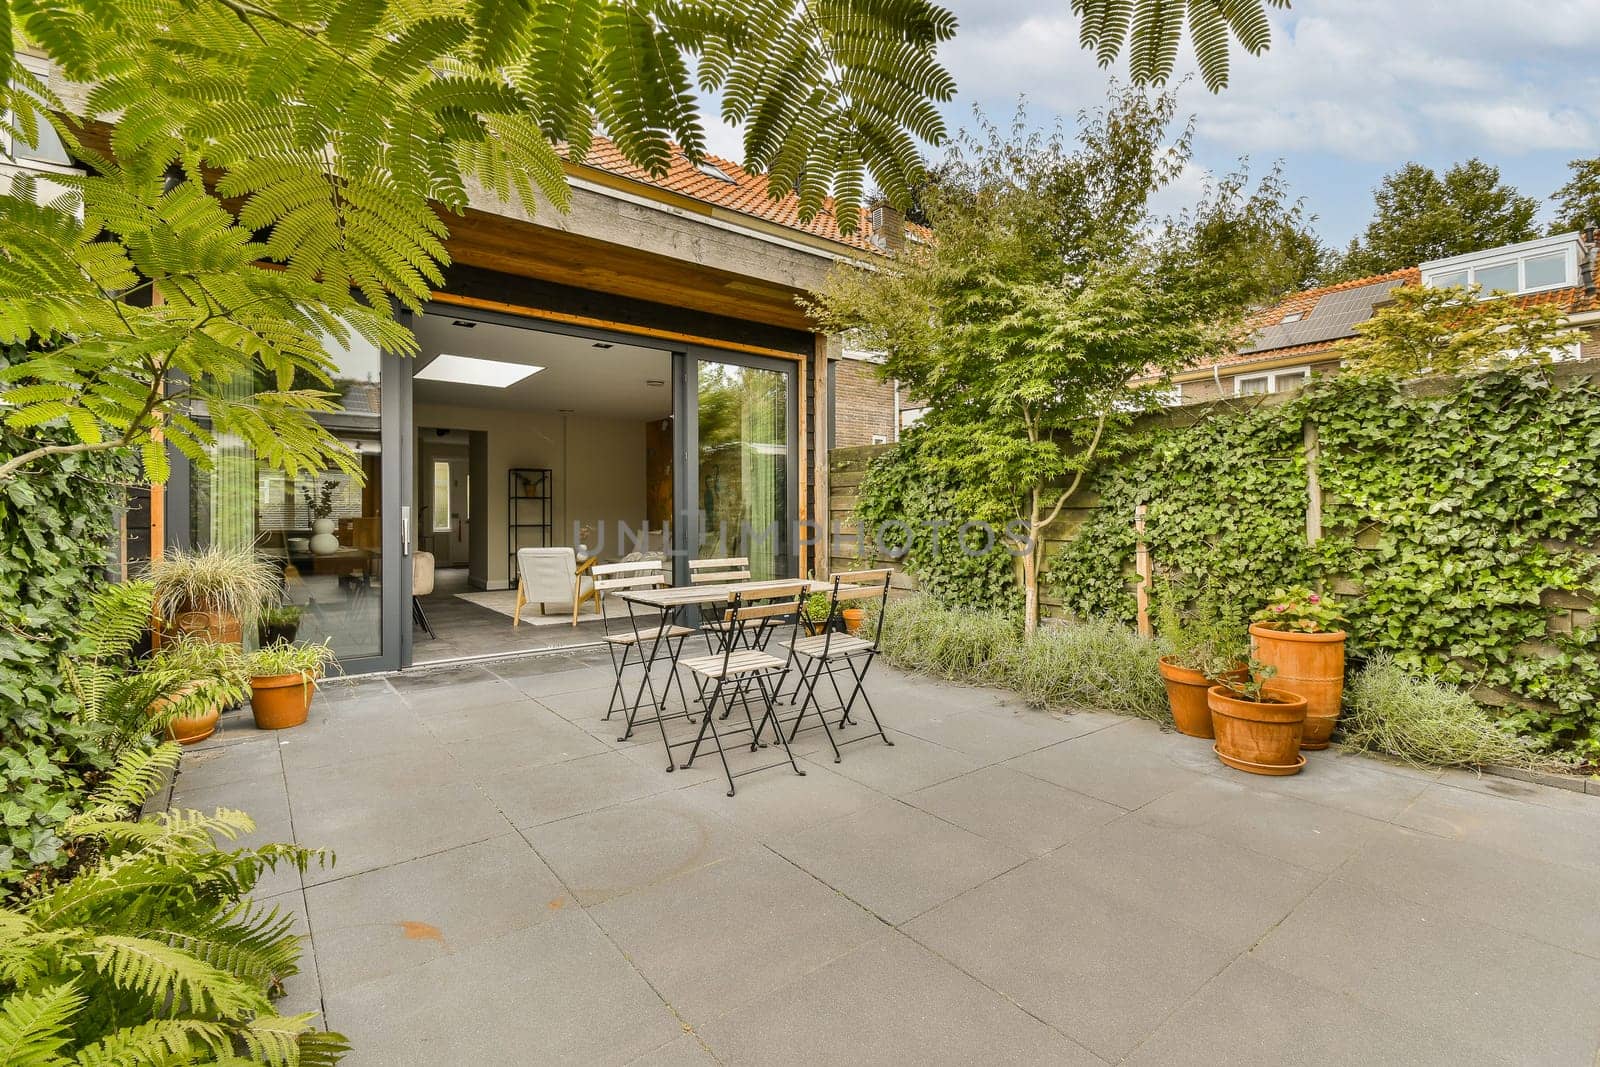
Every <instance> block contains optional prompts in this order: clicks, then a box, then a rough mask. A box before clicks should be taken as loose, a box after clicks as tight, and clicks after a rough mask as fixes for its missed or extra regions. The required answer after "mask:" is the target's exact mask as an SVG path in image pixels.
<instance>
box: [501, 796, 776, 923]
mask: <svg viewBox="0 0 1600 1067" xmlns="http://www.w3.org/2000/svg"><path fill="white" fill-rule="evenodd" d="M522 835H523V837H524V838H526V839H527V841H528V843H529V844H530V845H532V846H533V848H534V850H535V851H537V852H538V854H539V856H540V857H541V858H542V859H543V860H544V861H545V863H547V864H548V865H549V866H550V868H551V870H553V871H554V872H555V873H556V875H557V876H558V877H559V878H560V879H561V882H562V884H563V885H565V886H566V887H567V889H568V891H569V892H571V894H572V895H573V896H574V897H575V898H577V900H578V902H579V903H580V904H584V905H590V904H600V903H603V902H605V901H607V900H610V899H611V898H612V897H617V896H621V895H623V894H624V893H631V892H633V891H634V890H637V889H642V888H644V887H645V886H649V885H654V884H656V883H657V882H662V881H665V880H667V879H669V878H672V877H675V876H677V875H680V874H684V873H687V872H689V871H694V870H698V869H699V868H701V867H705V866H707V865H709V864H712V863H717V862H720V861H722V860H725V859H727V858H729V857H730V856H733V855H735V854H736V853H738V852H741V851H743V850H745V849H747V848H749V847H751V846H752V845H753V844H754V843H755V842H754V841H753V840H752V839H751V838H750V837H749V836H748V835H747V834H745V833H744V832H743V831H741V830H739V829H738V828H737V827H735V826H734V825H733V824H732V823H730V822H728V821H727V820H725V819H723V818H721V817H720V816H718V815H715V814H713V813H712V812H711V811H709V810H708V809H707V808H706V807H705V806H704V805H701V804H697V803H695V801H694V800H693V799H692V798H689V797H685V796H683V795H681V794H679V793H665V794H661V795H659V796H653V797H645V798H642V799H640V800H632V801H628V802H627V803H623V804H618V805H616V806H614V807H609V808H602V809H600V810H599V811H592V812H588V813H586V814H583V815H574V816H572V817H571V818H568V819H560V820H558V821H556V822H549V823H544V824H543V825H540V826H534V827H530V828H529V829H526V830H524V831H522Z"/></svg>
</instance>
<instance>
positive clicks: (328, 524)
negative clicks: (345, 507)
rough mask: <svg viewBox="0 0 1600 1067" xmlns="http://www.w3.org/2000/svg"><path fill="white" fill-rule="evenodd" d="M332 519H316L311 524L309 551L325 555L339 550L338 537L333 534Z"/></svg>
mask: <svg viewBox="0 0 1600 1067" xmlns="http://www.w3.org/2000/svg"><path fill="white" fill-rule="evenodd" d="M333 531H334V525H333V520H332V519H318V520H317V521H316V522H313V523H312V524H311V551H312V553H313V554H314V555H318V556H326V555H330V554H332V553H334V552H337V551H339V539H338V538H337V537H335V536H334V534H333Z"/></svg>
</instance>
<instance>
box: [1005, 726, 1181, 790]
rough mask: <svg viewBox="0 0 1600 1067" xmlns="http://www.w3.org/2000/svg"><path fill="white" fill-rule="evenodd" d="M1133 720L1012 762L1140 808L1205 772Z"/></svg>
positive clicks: (1014, 766)
mask: <svg viewBox="0 0 1600 1067" xmlns="http://www.w3.org/2000/svg"><path fill="white" fill-rule="evenodd" d="M1140 727H1141V724H1140V723H1137V722H1134V721H1132V720H1128V721H1125V722H1122V723H1120V724H1118V725H1116V726H1113V727H1111V728H1110V729H1106V730H1096V731H1095V732H1093V733H1090V734H1085V735H1083V736H1082V737H1076V738H1072V739H1071V740H1068V741H1063V742H1061V743H1060V744H1057V745H1051V746H1050V747H1049V748H1043V749H1040V750H1039V751H1037V752H1030V753H1028V754H1027V755H1025V756H1018V757H1017V758H1015V759H1012V760H1009V761H1007V762H1006V766H1008V767H1010V768H1011V769H1012V770H1015V771H1021V772H1022V773H1023V774H1031V775H1033V776H1034V777H1035V778H1042V779H1044V780H1045V781H1047V782H1054V783H1055V784H1056V785H1059V786H1064V787H1066V788H1068V789H1071V790H1074V791H1076V792H1079V793H1085V794H1087V795H1089V796H1091V797H1094V798H1095V799H1096V800H1103V801H1105V802H1106V803H1108V804H1115V805H1117V806H1118V807H1121V808H1137V807H1140V806H1142V805H1144V804H1148V803H1150V801H1152V800H1155V799H1156V798H1157V797H1161V796H1165V795H1166V794H1168V793H1170V792H1172V791H1173V790H1175V789H1179V788H1182V787H1183V786H1185V785H1190V784H1192V783H1194V782H1197V781H1199V780H1200V779H1202V778H1204V777H1205V775H1204V774H1203V773H1201V772H1200V771H1196V770H1191V769H1189V768H1187V767H1185V766H1183V765H1182V764H1181V763H1179V762H1178V761H1177V760H1175V759H1174V758H1173V757H1172V754H1171V753H1170V752H1168V751H1165V750H1164V746H1159V745H1155V744H1152V743H1151V741H1152V738H1151V735H1149V734H1148V733H1147V732H1146V731H1144V730H1142V729H1141V728H1140Z"/></svg>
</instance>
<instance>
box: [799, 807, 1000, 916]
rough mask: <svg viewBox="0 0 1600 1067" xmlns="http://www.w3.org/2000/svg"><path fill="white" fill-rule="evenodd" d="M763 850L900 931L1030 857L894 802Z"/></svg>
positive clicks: (839, 819)
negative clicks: (792, 864) (897, 926)
mask: <svg viewBox="0 0 1600 1067" xmlns="http://www.w3.org/2000/svg"><path fill="white" fill-rule="evenodd" d="M769 847H770V848H771V849H772V850H773V851H774V852H777V853H778V854H779V855H781V856H783V857H785V858H786V859H788V860H789V861H790V862H792V863H794V864H795V865H796V866H798V867H801V868H803V869H804V870H806V871H808V872H810V873H811V874H813V875H815V876H816V877H817V878H820V879H821V880H822V881H823V882H825V883H826V884H828V885H830V886H832V887H833V888H834V889H837V890H838V891H839V892H841V893H843V894H845V895H846V896H848V897H849V898H850V899H851V900H854V901H855V902H856V903H858V904H860V905H861V906H863V907H865V908H867V909H868V910H870V911H871V912H872V913H873V914H874V915H877V916H878V917H880V918H881V919H883V920H884V921H885V922H888V923H894V924H899V923H903V922H908V921H909V920H911V919H913V918H915V917H916V916H918V915H921V914H922V913H923V912H925V911H927V910H928V909H929V908H932V907H934V906H935V905H937V904H940V903H943V902H944V901H946V900H949V899H950V898H951V897H953V896H955V895H956V894H958V893H962V892H965V891H966V890H968V889H971V888H972V887H973V886H976V885H981V884H983V883H984V882H987V881H988V880H989V879H991V878H993V877H995V876H996V875H998V874H1001V873H1002V872H1004V871H1008V870H1010V869H1011V868H1013V867H1015V866H1017V865H1018V864H1019V863H1022V862H1023V861H1025V860H1027V859H1028V858H1029V853H1027V852H1025V851H1024V850H1022V849H1019V848H1015V847H1013V846H1011V845H1008V844H1004V843H1001V842H997V841H990V840H988V839H986V838H983V837H979V836H978V835H977V834H974V833H970V832H968V831H966V830H963V829H961V828H960V827H958V826H954V825H952V824H950V823H948V822H945V821H944V820H943V819H940V818H938V817H936V816H933V815H929V814H928V813H927V812H925V811H922V810H921V809H918V808H913V807H911V806H910V805H907V804H903V803H901V802H900V801H898V800H880V801H878V802H877V803H875V804H872V805H869V806H868V807H865V808H862V809H861V810H860V811H857V812H852V813H851V814H849V815H845V816H842V817H841V818H838V819H835V820H833V821H832V822H825V823H823V824H821V825H820V826H814V827H812V828H811V829H809V830H803V831H801V832H799V833H797V834H794V835H792V836H789V837H780V838H777V839H775V840H773V841H771V842H770V843H769Z"/></svg>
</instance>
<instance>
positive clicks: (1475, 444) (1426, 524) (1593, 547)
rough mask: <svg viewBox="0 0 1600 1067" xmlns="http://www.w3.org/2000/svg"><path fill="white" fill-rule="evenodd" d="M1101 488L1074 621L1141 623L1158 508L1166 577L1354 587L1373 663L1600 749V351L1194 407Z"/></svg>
mask: <svg viewBox="0 0 1600 1067" xmlns="http://www.w3.org/2000/svg"><path fill="white" fill-rule="evenodd" d="M1174 423H1177V424H1174ZM1091 492H1092V494H1093V496H1091V497H1088V498H1086V499H1083V500H1080V501H1075V503H1078V504H1080V505H1082V507H1080V508H1079V509H1078V510H1077V511H1076V512H1075V513H1074V514H1073V515H1072V516H1071V517H1070V519H1069V524H1068V525H1067V526H1065V527H1063V528H1062V529H1061V530H1060V531H1059V533H1060V535H1061V541H1060V542H1059V543H1058V544H1057V545H1056V546H1054V548H1055V550H1054V551H1053V552H1052V553H1051V563H1050V567H1049V569H1048V571H1047V574H1046V582H1047V584H1048V587H1049V589H1050V591H1051V594H1052V598H1053V599H1054V600H1055V601H1056V603H1057V604H1058V605H1059V608H1060V610H1062V611H1063V612H1066V613H1069V614H1075V615H1112V616H1115V617H1118V618H1121V619H1124V620H1130V621H1131V619H1132V618H1133V613H1134V597H1133V588H1134V585H1133V581H1134V579H1133V574H1132V571H1133V557H1134V546H1135V542H1136V535H1135V534H1134V529H1133V526H1134V524H1133V515H1134V509H1135V508H1136V507H1137V506H1138V505H1139V504H1141V503H1142V504H1144V505H1145V506H1146V517H1145V523H1146V531H1145V535H1144V536H1145V542H1146V544H1148V545H1149V546H1150V550H1151V553H1152V556H1153V559H1154V561H1155V564H1156V567H1157V568H1158V570H1164V571H1169V572H1173V573H1176V574H1178V575H1181V576H1182V577H1183V578H1184V579H1185V582H1186V584H1187V585H1188V586H1190V587H1192V588H1202V587H1203V588H1207V589H1209V590H1211V591H1212V592H1213V593H1214V594H1215V595H1217V596H1218V598H1219V599H1220V600H1222V601H1223V602H1224V603H1228V604H1232V605H1234V606H1235V607H1236V608H1237V609H1240V610H1253V609H1254V608H1256V607H1259V605H1260V603H1261V601H1262V599H1263V597H1264V596H1265V595H1266V594H1267V593H1268V592H1270V590H1271V589H1272V588H1273V587H1275V586H1279V585H1286V584H1292V583H1297V582H1311V583H1315V584H1318V585H1321V586H1323V587H1324V588H1327V589H1329V590H1331V591H1332V592H1335V593H1338V594H1342V595H1343V596H1344V597H1345V601H1346V603H1345V608H1346V614H1347V615H1349V617H1350V630H1351V642H1350V646H1351V652H1352V653H1353V654H1356V655H1362V654H1365V653H1369V652H1372V651H1375V650H1380V649H1381V650H1385V651H1389V652H1392V653H1393V654H1394V655H1395V656H1396V658H1397V659H1399V660H1400V661H1402V662H1404V663H1409V664H1412V665H1415V666H1418V667H1421V668H1423V669H1425V670H1427V671H1428V672H1429V673H1432V674H1435V675H1438V676H1440V677H1442V678H1444V679H1446V680H1448V681H1451V682H1454V683H1458V684H1462V685H1465V686H1467V687H1469V688H1471V689H1472V690H1473V691H1474V694H1475V695H1476V696H1477V697H1478V698H1479V699H1480V700H1481V701H1483V702H1484V703H1487V704H1491V705H1496V706H1500V707H1503V708H1505V714H1506V715H1507V716H1508V718H1509V719H1510V721H1511V722H1512V723H1513V724H1514V725H1516V726H1517V727H1518V728H1519V729H1521V730H1522V731H1523V732H1525V733H1528V734H1530V735H1533V736H1536V737H1538V738H1540V739H1542V740H1545V741H1547V742H1550V743H1552V744H1556V745H1560V746H1562V747H1573V748H1577V749H1579V750H1580V751H1582V752H1583V753H1584V754H1585V755H1586V756H1588V757H1590V758H1594V757H1596V756H1600V709H1597V708H1596V704H1595V701H1596V697H1597V696H1600V634H1597V629H1596V618H1595V614H1594V610H1593V605H1594V602H1595V600H1596V597H1597V594H1600V554H1597V549H1600V525H1597V522H1600V368H1597V367H1596V366H1595V365H1594V364H1593V363H1587V364H1574V365H1566V366H1561V367H1557V368H1552V369H1549V370H1547V371H1537V370H1534V371H1526V370H1525V371H1517V372H1504V373H1494V374H1486V375H1483V376H1480V377H1476V378H1472V379H1467V380H1464V381H1461V382H1448V383H1446V382H1431V383H1427V384H1426V385H1425V386H1421V387H1419V386H1409V387H1407V386H1401V385H1398V384H1396V383H1394V382H1392V381H1386V380H1381V379H1364V378H1358V377H1354V376H1343V377H1336V378H1330V379H1328V380H1326V381H1322V382H1319V383H1317V384H1316V385H1314V386H1313V387H1311V388H1309V389H1306V390H1304V391H1302V392H1300V393H1297V394H1292V395H1291V396H1289V397H1287V398H1271V399H1270V400H1268V401H1267V402H1264V403H1255V404H1248V403H1247V404H1241V403H1240V402H1229V403H1227V404H1223V405H1217V406H1215V407H1212V408H1198V409H1196V408H1190V409H1184V410H1183V411H1182V412H1181V413H1179V414H1178V415H1176V416H1175V417H1173V418H1169V419H1166V420H1162V421H1161V422H1159V423H1158V424H1156V425H1154V426H1152V428H1151V429H1150V431H1149V432H1148V433H1147V434H1146V435H1145V436H1144V438H1143V440H1142V441H1141V444H1140V446H1139V447H1138V448H1137V449H1136V450H1135V451H1134V452H1133V453H1132V454H1130V455H1128V456H1125V457H1124V458H1123V459H1122V460H1121V462H1119V463H1118V464H1117V465H1115V466H1114V467H1112V468H1109V469H1105V470H1102V471H1100V472H1098V473H1097V475H1096V477H1095V479H1094V481H1093V484H1092V487H1091ZM1313 494H1315V505H1314V504H1313Z"/></svg>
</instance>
